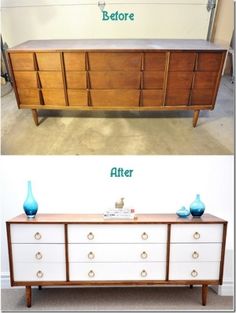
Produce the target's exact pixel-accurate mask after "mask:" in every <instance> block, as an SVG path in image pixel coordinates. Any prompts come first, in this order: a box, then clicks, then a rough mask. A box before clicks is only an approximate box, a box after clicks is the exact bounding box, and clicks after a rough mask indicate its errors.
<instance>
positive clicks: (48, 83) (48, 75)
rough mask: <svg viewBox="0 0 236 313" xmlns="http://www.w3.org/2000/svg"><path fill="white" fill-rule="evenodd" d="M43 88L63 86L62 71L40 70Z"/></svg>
mask: <svg viewBox="0 0 236 313" xmlns="http://www.w3.org/2000/svg"><path fill="white" fill-rule="evenodd" d="M39 77H40V82H41V85H42V88H46V89H53V88H56V89H57V88H59V89H61V88H63V86H64V85H63V79H62V72H39Z"/></svg>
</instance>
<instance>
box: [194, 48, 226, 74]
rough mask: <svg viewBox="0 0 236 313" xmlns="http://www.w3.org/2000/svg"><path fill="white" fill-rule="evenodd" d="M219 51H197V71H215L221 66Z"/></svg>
mask: <svg viewBox="0 0 236 313" xmlns="http://www.w3.org/2000/svg"><path fill="white" fill-rule="evenodd" d="M221 59H222V53H221V52H199V53H198V62H197V71H213V72H217V71H219V69H220V66H221Z"/></svg>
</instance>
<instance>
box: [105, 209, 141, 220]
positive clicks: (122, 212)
mask: <svg viewBox="0 0 236 313" xmlns="http://www.w3.org/2000/svg"><path fill="white" fill-rule="evenodd" d="M103 218H104V219H106V220H121V219H127V220H133V219H135V212H134V209H125V208H124V209H109V210H107V211H105V212H104V214H103Z"/></svg>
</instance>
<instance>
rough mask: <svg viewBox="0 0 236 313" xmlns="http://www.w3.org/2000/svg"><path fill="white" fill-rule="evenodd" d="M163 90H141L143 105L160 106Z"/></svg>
mask: <svg viewBox="0 0 236 313" xmlns="http://www.w3.org/2000/svg"><path fill="white" fill-rule="evenodd" d="M162 104H163V90H162V89H160V90H143V106H161V105H162Z"/></svg>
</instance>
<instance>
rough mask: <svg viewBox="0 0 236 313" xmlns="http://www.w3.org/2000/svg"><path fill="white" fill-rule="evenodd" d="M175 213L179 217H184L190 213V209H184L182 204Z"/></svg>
mask: <svg viewBox="0 0 236 313" xmlns="http://www.w3.org/2000/svg"><path fill="white" fill-rule="evenodd" d="M176 214H177V215H178V216H179V217H182V218H186V217H188V216H189V215H190V211H189V210H188V209H186V208H185V207H184V206H182V208H181V209H179V210H178V211H177V212H176Z"/></svg>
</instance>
